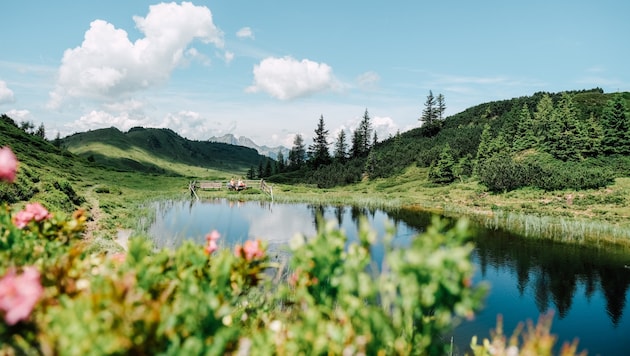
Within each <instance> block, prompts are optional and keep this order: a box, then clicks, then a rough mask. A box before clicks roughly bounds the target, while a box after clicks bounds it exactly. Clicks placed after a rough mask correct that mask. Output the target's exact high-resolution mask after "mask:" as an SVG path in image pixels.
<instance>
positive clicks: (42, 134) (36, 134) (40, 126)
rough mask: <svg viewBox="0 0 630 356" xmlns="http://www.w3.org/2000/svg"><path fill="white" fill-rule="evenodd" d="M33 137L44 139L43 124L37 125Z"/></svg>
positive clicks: (44, 130)
mask: <svg viewBox="0 0 630 356" xmlns="http://www.w3.org/2000/svg"><path fill="white" fill-rule="evenodd" d="M35 136H37V137H41V138H43V139H46V128H45V127H44V123H43V122H42V123H41V125H39V127H38V128H37V130H36V131H35Z"/></svg>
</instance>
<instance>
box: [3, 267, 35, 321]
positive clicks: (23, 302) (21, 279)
mask: <svg viewBox="0 0 630 356" xmlns="http://www.w3.org/2000/svg"><path fill="white" fill-rule="evenodd" d="M42 294H44V288H43V287H42V285H41V282H40V275H39V271H38V270H37V268H35V267H26V268H24V272H23V273H22V274H21V275H19V276H17V275H16V274H15V270H13V269H11V270H9V271H8V272H7V273H6V274H5V275H4V277H2V279H0V311H3V312H4V321H5V322H6V323H7V324H8V325H15V324H16V323H17V322H18V321H20V320H26V319H28V317H29V316H30V315H31V312H32V311H33V308H34V307H35V304H36V303H37V301H38V300H39V298H40V297H41V296H42Z"/></svg>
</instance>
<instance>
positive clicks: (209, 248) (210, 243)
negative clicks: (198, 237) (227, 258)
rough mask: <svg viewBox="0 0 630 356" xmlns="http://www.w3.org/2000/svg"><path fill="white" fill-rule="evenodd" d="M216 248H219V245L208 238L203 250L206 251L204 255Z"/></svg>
mask: <svg viewBox="0 0 630 356" xmlns="http://www.w3.org/2000/svg"><path fill="white" fill-rule="evenodd" d="M218 249H219V246H218V245H217V243H216V241H214V240H210V241H208V244H207V245H206V247H205V249H204V252H205V253H206V255H210V254H212V253H213V252H214V251H216V250H218Z"/></svg>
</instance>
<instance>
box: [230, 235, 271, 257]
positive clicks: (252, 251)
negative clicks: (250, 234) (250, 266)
mask: <svg viewBox="0 0 630 356" xmlns="http://www.w3.org/2000/svg"><path fill="white" fill-rule="evenodd" d="M234 254H235V255H236V256H237V257H245V259H246V260H248V261H251V260H253V259H254V258H262V257H264V256H265V251H263V249H262V244H261V243H260V240H255V241H252V240H248V241H245V244H244V245H243V246H242V247H241V245H236V247H235V248H234ZM243 255H244V256H243Z"/></svg>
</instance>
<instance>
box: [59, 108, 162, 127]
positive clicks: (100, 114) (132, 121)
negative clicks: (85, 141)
mask: <svg viewBox="0 0 630 356" xmlns="http://www.w3.org/2000/svg"><path fill="white" fill-rule="evenodd" d="M65 126H66V127H67V128H68V129H69V130H68V131H72V132H84V131H89V130H94V129H98V128H106V127H116V128H118V129H119V130H121V131H127V130H129V129H130V128H132V127H135V126H143V127H151V126H150V120H149V119H148V118H147V117H145V116H138V117H132V116H130V115H129V113H128V112H121V113H119V114H117V115H113V114H111V113H109V112H106V111H101V110H98V111H97V110H92V111H91V112H89V113H88V114H86V115H83V116H81V117H80V118H79V119H78V120H76V121H74V122H72V123H69V124H66V125H65ZM153 127H154V126H153Z"/></svg>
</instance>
